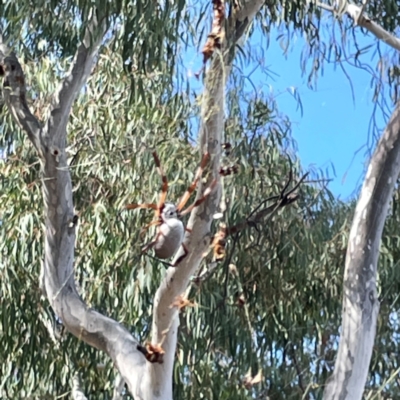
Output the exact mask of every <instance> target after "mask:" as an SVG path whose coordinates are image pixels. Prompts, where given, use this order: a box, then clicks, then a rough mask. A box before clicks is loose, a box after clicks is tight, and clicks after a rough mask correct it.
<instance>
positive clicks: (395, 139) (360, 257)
mask: <svg viewBox="0 0 400 400" xmlns="http://www.w3.org/2000/svg"><path fill="white" fill-rule="evenodd" d="M399 173H400V104H397V106H396V108H395V110H394V112H393V114H392V117H391V119H390V121H389V123H388V125H387V127H386V129H385V131H384V133H383V135H382V137H381V139H380V141H379V143H378V146H377V148H376V150H375V152H374V154H373V156H372V158H371V161H370V164H369V167H368V171H367V175H366V177H365V181H364V184H363V187H362V190H361V194H360V197H359V200H358V203H357V207H356V210H355V215H354V220H353V224H352V228H351V231H350V237H349V243H348V248H347V255H346V265H345V273H344V288H343V308H342V330H341V335H340V341H339V349H338V355H337V359H336V363H335V369H334V373H333V375H332V376H331V377H330V378H329V380H328V383H327V387H326V389H325V392H324V400H357V399H361V398H362V394H363V392H364V387H365V383H366V380H367V376H368V370H369V364H370V361H371V355H372V349H373V346H374V339H375V334H376V322H377V317H378V312H379V300H378V296H377V290H376V276H377V263H378V256H379V246H380V241H381V237H382V231H383V227H384V224H385V220H386V217H387V214H388V209H389V203H390V200H391V199H392V195H393V189H394V187H395V184H396V182H397V178H398V176H399Z"/></svg>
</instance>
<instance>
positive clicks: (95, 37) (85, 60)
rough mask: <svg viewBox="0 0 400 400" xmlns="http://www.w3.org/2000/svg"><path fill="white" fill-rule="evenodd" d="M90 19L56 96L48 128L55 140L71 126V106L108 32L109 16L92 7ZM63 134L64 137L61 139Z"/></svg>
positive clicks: (54, 96) (84, 82)
mask: <svg viewBox="0 0 400 400" xmlns="http://www.w3.org/2000/svg"><path fill="white" fill-rule="evenodd" d="M89 20H90V22H89V23H88V26H87V28H86V29H85V34H84V38H83V41H82V43H81V45H80V46H79V48H78V51H77V52H76V54H75V58H74V61H73V63H72V65H71V69H70V72H69V73H68V75H67V76H66V77H65V79H64V80H63V81H62V82H61V84H60V85H59V88H58V89H57V91H56V92H55V93H54V95H53V99H52V107H51V113H50V118H49V120H48V121H47V130H48V132H51V133H52V135H54V136H55V137H54V139H53V140H54V141H55V142H57V141H58V140H60V139H61V140H62V138H61V137H62V136H64V132H65V130H66V127H67V123H68V119H69V115H70V113H71V107H72V104H73V102H74V101H75V99H76V97H77V96H78V94H79V92H80V90H81V89H82V87H83V85H85V84H86V81H87V79H88V77H89V75H90V73H91V71H92V67H93V62H94V59H95V57H96V55H97V52H98V50H99V47H100V44H101V41H102V40H103V37H104V34H105V33H106V19H105V17H104V16H101V15H99V12H96V10H94V9H92V15H91V16H89ZM59 136H61V137H60V138H59Z"/></svg>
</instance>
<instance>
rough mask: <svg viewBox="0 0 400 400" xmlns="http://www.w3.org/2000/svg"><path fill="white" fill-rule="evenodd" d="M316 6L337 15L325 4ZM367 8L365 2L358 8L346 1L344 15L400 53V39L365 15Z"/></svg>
mask: <svg viewBox="0 0 400 400" xmlns="http://www.w3.org/2000/svg"><path fill="white" fill-rule="evenodd" d="M316 5H317V6H318V7H320V8H322V9H324V10H327V11H330V12H332V13H334V14H335V13H336V10H335V9H334V7H331V6H328V5H327V4H325V3H321V2H319V1H317V2H316ZM365 7H366V3H365V2H363V4H362V5H361V6H358V5H356V4H350V3H348V2H347V1H346V2H345V3H344V5H343V10H342V13H343V14H348V15H349V17H350V18H351V19H352V20H353V21H354V24H355V25H359V26H361V27H362V28H365V29H367V30H368V31H369V32H371V33H372V34H373V35H374V36H375V37H376V38H377V39H379V40H382V41H383V42H385V43H386V44H387V45H388V46H390V47H392V48H393V49H395V50H398V51H400V39H398V38H397V37H396V36H394V35H393V34H392V33H390V32H388V31H386V30H385V29H383V28H382V27H381V26H380V25H378V24H377V23H376V22H374V21H373V20H372V19H370V18H369V17H368V15H367V14H366V13H364V9H365Z"/></svg>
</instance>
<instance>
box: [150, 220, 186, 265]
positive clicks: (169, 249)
mask: <svg viewBox="0 0 400 400" xmlns="http://www.w3.org/2000/svg"><path fill="white" fill-rule="evenodd" d="M184 233H185V228H184V226H183V223H182V221H181V220H179V219H170V220H166V221H164V222H163V223H162V224H161V225H160V227H159V235H158V238H157V242H156V244H155V246H154V251H155V253H156V256H157V257H158V258H161V259H165V258H170V257H172V256H173V255H174V254H175V253H176V252H177V251H178V249H179V246H180V245H181V244H182V242H183V237H184Z"/></svg>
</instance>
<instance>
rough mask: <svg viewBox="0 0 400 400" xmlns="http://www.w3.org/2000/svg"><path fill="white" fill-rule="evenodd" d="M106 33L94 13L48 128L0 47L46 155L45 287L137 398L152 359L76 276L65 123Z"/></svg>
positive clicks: (71, 326) (19, 105)
mask: <svg viewBox="0 0 400 400" xmlns="http://www.w3.org/2000/svg"><path fill="white" fill-rule="evenodd" d="M104 33H105V21H104V20H102V21H101V23H100V25H98V24H97V23H96V18H95V17H93V18H92V22H91V23H90V25H89V26H88V27H87V29H86V32H85V37H84V40H83V43H82V44H81V45H80V46H79V49H78V50H77V53H76V55H75V58H74V62H73V65H72V68H71V72H70V73H69V74H68V75H67V77H66V78H65V79H64V81H63V82H62V83H61V85H60V89H59V90H58V91H57V94H56V95H55V96H54V101H53V106H52V111H51V117H50V119H49V121H47V124H46V125H45V127H44V128H42V127H41V126H40V125H39V123H38V122H37V120H36V119H35V118H34V117H33V116H32V114H31V112H30V111H29V108H28V106H27V104H26V99H25V93H26V87H25V80H24V75H23V71H22V68H21V65H20V64H19V62H18V59H17V58H16V57H15V55H13V54H12V53H11V52H10V51H8V49H7V47H6V46H5V45H4V43H3V44H2V46H1V51H0V72H1V73H2V75H3V76H4V80H3V87H5V89H6V104H7V106H8V107H9V109H10V111H11V112H12V115H13V116H14V119H15V120H16V121H17V122H18V123H19V124H20V125H21V126H22V127H23V129H24V130H25V131H26V132H27V134H28V136H29V138H30V139H31V141H32V143H33V144H34V146H35V148H36V149H37V151H38V154H39V157H40V158H41V160H42V177H43V178H42V185H43V200H44V206H45V227H46V229H45V255H44V266H43V270H42V274H41V285H42V290H44V292H45V294H46V295H47V298H48V300H49V302H50V304H51V306H52V307H53V309H54V310H55V312H56V313H57V315H58V316H59V317H60V319H61V320H62V322H63V324H64V326H65V327H66V328H67V329H68V331H70V332H71V333H72V334H74V335H75V336H76V337H78V338H79V339H82V340H83V341H85V342H86V343H88V344H90V345H91V346H93V347H96V348H97V349H99V350H103V351H104V352H106V353H107V354H108V355H109V356H110V357H111V358H112V360H113V362H114V364H115V366H116V367H117V368H118V370H119V372H120V373H121V375H122V377H123V379H124V380H125V381H126V382H127V384H128V386H129V390H130V391H131V393H132V395H133V396H134V397H135V398H140V399H150V398H151V397H146V396H143V395H142V393H141V392H140V382H141V381H142V376H143V374H144V372H145V365H146V363H147V362H146V360H145V358H144V356H143V355H142V354H141V353H140V351H139V350H138V342H137V341H136V340H135V339H134V338H133V337H132V335H131V334H130V333H129V332H128V330H127V329H125V328H124V327H123V326H122V325H121V324H119V323H118V322H116V321H114V320H112V319H111V318H108V317H105V316H103V315H101V314H100V313H98V312H96V311H94V310H92V309H90V308H88V307H87V305H86V304H85V303H84V302H83V301H82V299H81V298H80V296H79V294H78V292H77V289H76V286H75V281H74V269H73V261H74V246H75V236H76V232H75V228H76V222H77V216H76V215H75V214H74V209H73V198H72V183H71V175H70V172H69V168H68V165H67V157H66V151H65V148H66V141H67V131H66V127H67V122H68V117H69V113H70V110H71V107H72V103H73V101H74V99H75V98H76V97H77V95H78V94H79V91H80V90H81V88H82V86H83V85H84V84H85V83H86V80H87V78H88V76H89V74H90V72H91V68H92V65H93V60H94V58H95V57H96V54H97V50H98V48H99V45H100V43H101V41H102V38H103V35H104Z"/></svg>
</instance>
